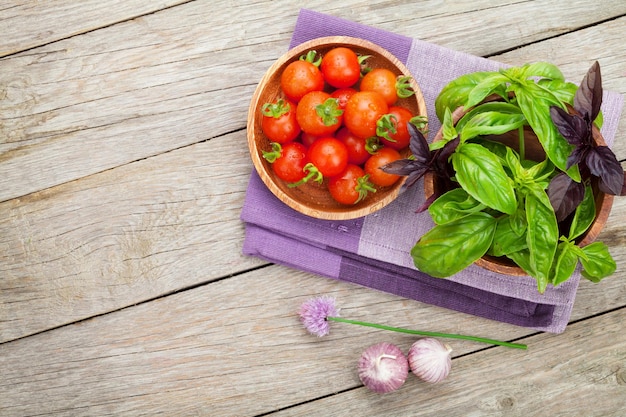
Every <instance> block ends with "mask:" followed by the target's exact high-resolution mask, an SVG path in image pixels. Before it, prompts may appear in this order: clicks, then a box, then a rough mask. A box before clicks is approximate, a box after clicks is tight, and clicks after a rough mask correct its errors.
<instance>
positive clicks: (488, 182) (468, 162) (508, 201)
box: [452, 143, 517, 214]
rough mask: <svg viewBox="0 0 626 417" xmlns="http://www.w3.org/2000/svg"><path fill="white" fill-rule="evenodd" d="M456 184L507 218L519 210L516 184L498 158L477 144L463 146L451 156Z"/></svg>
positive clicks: (463, 144)
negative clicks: (504, 214) (506, 215)
mask: <svg viewBox="0 0 626 417" xmlns="http://www.w3.org/2000/svg"><path fill="white" fill-rule="evenodd" d="M452 166H453V167H454V170H455V171H456V180H457V181H458V182H459V184H461V186H462V187H463V188H464V189H465V190H466V191H467V193H468V194H469V195H471V196H472V197H474V198H475V199H476V200H478V201H480V202H481V203H483V204H485V205H486V206H488V207H490V208H492V209H494V210H498V211H501V212H503V213H507V214H513V213H514V212H515V210H516V209H517V199H516V196H515V190H514V189H513V182H512V181H511V179H510V178H509V177H508V175H507V174H506V172H505V171H504V168H503V167H502V164H501V163H500V161H499V159H498V157H497V156H495V155H494V154H492V153H491V152H489V150H487V149H486V148H484V147H482V146H481V145H477V144H475V143H462V144H461V145H459V146H458V147H457V149H456V151H455V152H454V154H452Z"/></svg>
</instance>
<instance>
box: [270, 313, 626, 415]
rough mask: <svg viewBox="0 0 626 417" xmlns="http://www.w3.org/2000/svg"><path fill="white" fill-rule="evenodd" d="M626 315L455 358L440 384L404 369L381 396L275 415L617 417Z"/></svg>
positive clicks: (623, 398) (364, 394)
mask: <svg viewBox="0 0 626 417" xmlns="http://www.w3.org/2000/svg"><path fill="white" fill-rule="evenodd" d="M624 320H626V309H621V310H618V311H615V312H612V313H610V314H606V315H603V316H601V317H596V318H593V319H589V320H585V321H583V322H580V323H576V324H574V325H572V326H570V327H569V328H568V329H567V331H566V332H565V333H564V334H562V335H560V336H551V335H546V334H541V335H538V336H533V337H529V338H527V339H524V342H526V343H528V345H529V350H528V351H527V352H519V351H513V350H510V349H509V350H505V349H498V350H487V351H484V352H480V353H476V354H472V355H469V356H465V357H462V358H458V359H454V360H453V362H452V372H451V374H450V376H449V378H448V379H447V380H446V381H444V382H443V383H441V384H439V385H428V384H425V383H423V382H420V381H418V380H417V378H414V377H413V376H412V375H409V378H408V382H407V383H405V385H404V386H403V387H401V388H400V390H398V391H396V392H395V393H392V394H389V395H386V396H380V395H378V394H373V393H371V392H369V391H368V390H367V389H365V388H360V389H355V390H352V391H349V392H346V393H341V394H337V395H333V396H330V397H328V398H323V399H321V400H319V401H313V402H310V403H307V404H304V405H301V406H296V407H294V408H290V409H288V410H285V411H283V412H278V413H275V414H272V416H276V417H278V416H307V417H308V416H326V415H328V414H332V415H337V416H343V415H346V416H347V415H358V416H363V417H365V416H380V415H394V414H396V413H398V415H445V416H463V417H474V416H476V417H478V416H484V415H489V416H494V417H498V416H507V417H508V416H520V417H521V416H574V415H576V416H578V415H581V416H583V415H584V416H588V417H594V416H597V417H621V416H623V415H624V410H626V395H624V390H625V385H626V335H625V334H624V332H623V329H622V324H623V322H624ZM607 340H610V341H611V343H606V341H607ZM353 373H354V371H353Z"/></svg>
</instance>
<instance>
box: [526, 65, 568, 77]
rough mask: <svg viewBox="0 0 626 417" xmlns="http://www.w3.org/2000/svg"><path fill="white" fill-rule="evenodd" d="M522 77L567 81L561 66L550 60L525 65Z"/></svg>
mask: <svg viewBox="0 0 626 417" xmlns="http://www.w3.org/2000/svg"><path fill="white" fill-rule="evenodd" d="M522 77H523V78H524V79H528V78H534V77H539V78H547V79H550V80H558V81H561V82H563V81H565V77H564V76H563V73H562V72H561V70H560V69H559V67H557V66H556V65H554V64H552V63H550V62H533V63H530V64H525V65H523V66H522Z"/></svg>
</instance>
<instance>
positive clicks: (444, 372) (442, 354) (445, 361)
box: [408, 337, 452, 384]
mask: <svg viewBox="0 0 626 417" xmlns="http://www.w3.org/2000/svg"><path fill="white" fill-rule="evenodd" d="M451 352H452V348H450V346H448V345H446V344H443V343H441V342H440V341H439V340H437V339H433V338H430V337H427V338H424V339H419V340H417V341H416V342H415V343H413V345H412V346H411V348H410V349H409V354H408V361H409V367H410V368H411V372H413V373H414V374H415V375H416V376H417V377H418V378H420V379H421V380H423V381H426V382H430V383H433V384H434V383H437V382H441V381H443V380H444V379H445V378H446V377H447V376H448V374H449V373H450V368H451V367H452V358H451V357H450V353H451Z"/></svg>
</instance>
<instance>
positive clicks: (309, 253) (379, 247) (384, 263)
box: [241, 9, 623, 333]
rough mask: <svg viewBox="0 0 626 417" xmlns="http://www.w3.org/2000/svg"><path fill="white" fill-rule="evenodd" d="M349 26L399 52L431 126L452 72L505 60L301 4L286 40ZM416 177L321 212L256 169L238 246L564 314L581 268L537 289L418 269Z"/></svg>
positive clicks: (611, 119) (436, 294)
mask: <svg viewBox="0 0 626 417" xmlns="http://www.w3.org/2000/svg"><path fill="white" fill-rule="evenodd" d="M332 35H345V36H353V37H359V38H363V39H367V40H370V41H372V42H375V43H377V44H379V45H380V46H382V47H384V48H385V49H387V50H388V51H390V52H391V53H393V54H394V55H395V56H396V57H398V59H400V60H401V61H403V62H405V63H406V65H407V67H408V68H409V69H410V70H411V72H412V74H413V76H414V77H415V78H416V80H417V82H418V84H419V85H420V88H421V89H422V93H423V95H424V98H425V101H426V104H427V110H428V115H429V124H430V126H429V127H430V130H431V131H437V130H438V129H439V122H438V120H437V118H436V117H435V116H434V101H435V98H436V96H437V94H438V93H439V91H440V90H441V88H442V87H443V86H444V85H445V84H446V83H447V82H449V81H450V80H452V79H454V78H455V77H457V76H459V75H462V74H465V73H468V72H473V71H480V70H494V69H497V68H500V67H502V66H503V64H501V63H498V62H495V61H491V60H487V59H484V58H480V57H476V56H472V55H469V54H465V53H462V52H457V51H452V50H450V49H447V48H443V47H440V46H437V45H433V44H429V43H427V42H423V41H419V40H416V39H411V38H408V37H405V36H402V35H398V34H394V33H390V32H387V31H383V30H380V29H375V28H371V27H368V26H365V25H361V24H358V23H354V22H350V21H347V20H344V19H339V18H336V17H332V16H328V15H325V14H321V13H317V12H313V11H310V10H306V9H303V10H301V12H300V14H299V16H298V20H297V23H296V27H295V30H294V34H293V38H292V42H291V45H290V47H294V46H296V45H298V44H300V43H302V42H305V41H307V40H310V39H314V38H317V37H321V36H332ZM622 104H623V98H622V96H621V95H619V94H616V93H611V92H605V95H604V101H603V112H604V126H603V129H602V133H603V134H604V137H605V140H606V141H607V142H608V143H609V144H612V141H613V138H614V136H615V132H616V130H617V125H618V122H619V117H620V115H621V108H622ZM421 190H422V187H421V184H416V186H414V187H413V189H412V190H411V191H409V192H406V193H404V194H402V195H400V196H399V197H398V199H397V200H396V201H394V202H393V203H392V204H390V205H389V206H387V207H385V208H383V209H382V210H380V211H379V212H377V213H374V214H372V215H369V216H366V217H363V218H359V219H354V220H346V221H327V220H319V219H314V218H311V217H308V216H305V215H302V214H300V213H298V212H296V211H294V210H293V209H291V208H289V207H288V206H286V205H284V204H283V203H282V202H281V201H280V200H278V199H277V198H276V197H275V196H274V195H273V194H271V192H270V191H269V190H268V189H267V187H265V185H264V184H263V182H262V181H261V180H260V178H259V177H258V175H257V174H256V172H253V173H252V175H251V177H250V183H249V185H248V190H247V193H246V199H245V202H244V206H243V210H242V212H241V219H242V220H243V221H244V222H245V227H246V234H245V239H244V246H243V252H244V253H245V254H247V255H253V256H257V257H260V258H262V259H266V260H268V261H271V262H275V263H279V264H283V265H288V266H291V267H293V268H296V269H300V270H304V271H308V272H311V273H315V274H319V275H322V276H325V277H329V278H335V279H339V280H343V281H347V282H353V283H356V284H359V285H363V286H366V287H369V288H372V289H376V290H380V291H385V292H388V293H392V294H396V295H399V296H402V297H406V298H410V299H414V300H417V301H421V302H424V303H428V304H433V305H437V306H441V307H445V308H449V309H453V310H456V311H461V312H465V313H468V314H473V315H476V316H480V317H485V318H488V319H492V320H497V321H501V322H505V323H510V324H514V325H518V326H524V327H528V328H533V329H537V330H542V331H548V332H553V333H559V332H562V331H563V330H564V329H565V327H566V326H567V323H568V321H569V317H570V314H571V311H572V307H573V304H574V299H575V296H576V290H577V287H578V283H579V280H580V273H579V272H578V271H577V272H576V273H575V274H574V276H573V277H572V278H571V279H570V280H568V281H567V282H566V283H564V284H562V285H560V286H559V287H557V288H553V287H549V288H548V289H547V290H546V292H545V293H544V294H539V293H538V292H537V289H536V283H535V280H534V279H533V278H531V277H511V276H507V275H501V274H496V273H492V272H489V271H486V270H484V269H482V268H479V267H476V266H471V267H470V268H467V269H466V270H464V271H462V272H460V273H458V274H456V275H454V276H453V277H450V278H447V279H438V278H433V277H430V276H428V275H426V274H424V273H421V272H419V271H417V270H416V269H415V267H414V266H413V262H412V259H411V257H410V254H409V252H410V249H411V248H412V246H413V244H414V243H415V241H416V240H417V239H418V238H419V236H421V235H422V234H423V233H425V232H426V231H428V230H429V229H430V228H431V227H432V226H433V223H432V220H431V219H430V218H429V217H428V215H427V214H426V213H423V214H420V215H416V214H414V210H415V208H416V207H418V206H419V205H420V204H421V203H422V202H423V193H422V192H421Z"/></svg>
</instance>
